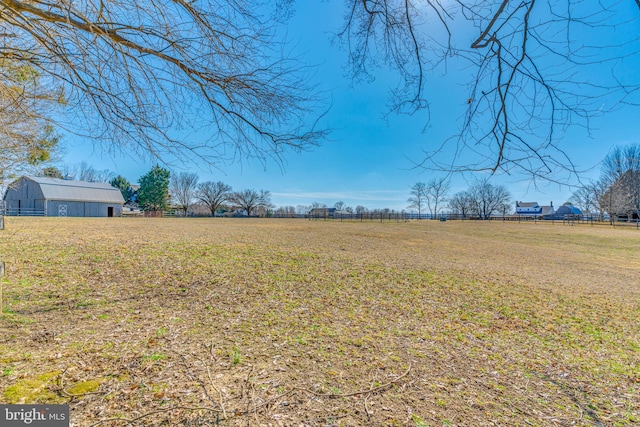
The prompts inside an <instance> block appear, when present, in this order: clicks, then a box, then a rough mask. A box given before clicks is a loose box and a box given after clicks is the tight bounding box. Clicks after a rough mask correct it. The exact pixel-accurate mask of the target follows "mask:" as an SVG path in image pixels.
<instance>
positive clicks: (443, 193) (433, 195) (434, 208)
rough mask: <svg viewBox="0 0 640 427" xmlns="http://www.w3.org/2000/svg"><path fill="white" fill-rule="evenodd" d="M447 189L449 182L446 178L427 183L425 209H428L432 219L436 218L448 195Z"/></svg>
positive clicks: (434, 179)
mask: <svg viewBox="0 0 640 427" xmlns="http://www.w3.org/2000/svg"><path fill="white" fill-rule="evenodd" d="M449 188H450V184H449V180H448V179H447V178H446V177H440V178H433V179H432V180H430V181H429V182H428V183H427V189H426V196H427V197H426V200H427V208H428V209H429V212H430V213H431V216H432V218H436V217H437V216H438V212H439V211H440V209H441V207H442V204H443V203H444V202H445V201H446V198H447V195H448V194H449ZM438 205H440V207H438Z"/></svg>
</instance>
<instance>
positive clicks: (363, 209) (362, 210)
mask: <svg viewBox="0 0 640 427" xmlns="http://www.w3.org/2000/svg"><path fill="white" fill-rule="evenodd" d="M355 212H356V215H362V214H363V213H365V212H367V208H366V207H365V206H362V205H358V206H356V211H355Z"/></svg>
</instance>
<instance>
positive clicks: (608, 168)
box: [600, 145, 640, 218]
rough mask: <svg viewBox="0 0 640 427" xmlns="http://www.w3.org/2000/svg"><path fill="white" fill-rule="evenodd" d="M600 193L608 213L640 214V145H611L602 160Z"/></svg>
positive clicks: (612, 214) (627, 215)
mask: <svg viewBox="0 0 640 427" xmlns="http://www.w3.org/2000/svg"><path fill="white" fill-rule="evenodd" d="M600 181H601V183H602V185H603V186H605V187H606V190H605V191H604V193H603V194H602V196H601V197H600V200H601V203H602V204H604V205H605V210H606V211H607V212H609V214H610V215H611V216H618V217H620V216H622V217H625V216H626V217H627V218H632V217H634V216H636V217H637V216H640V145H628V146H626V147H614V148H613V149H612V150H611V151H610V152H609V154H607V156H606V157H605V158H604V160H603V161H602V173H601V179H600Z"/></svg>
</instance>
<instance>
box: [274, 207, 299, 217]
mask: <svg viewBox="0 0 640 427" xmlns="http://www.w3.org/2000/svg"><path fill="white" fill-rule="evenodd" d="M275 213H276V216H278V217H280V218H295V216H296V208H295V207H293V206H280V207H279V208H278V209H276V212H275Z"/></svg>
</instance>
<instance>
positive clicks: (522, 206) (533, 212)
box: [516, 201, 554, 217]
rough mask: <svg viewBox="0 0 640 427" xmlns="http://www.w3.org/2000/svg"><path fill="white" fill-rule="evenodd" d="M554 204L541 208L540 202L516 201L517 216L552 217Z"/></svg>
mask: <svg viewBox="0 0 640 427" xmlns="http://www.w3.org/2000/svg"><path fill="white" fill-rule="evenodd" d="M553 213H554V210H553V202H551V204H550V205H549V206H541V205H539V204H538V202H518V201H516V215H528V216H533V217H538V216H544V215H552V214H553Z"/></svg>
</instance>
